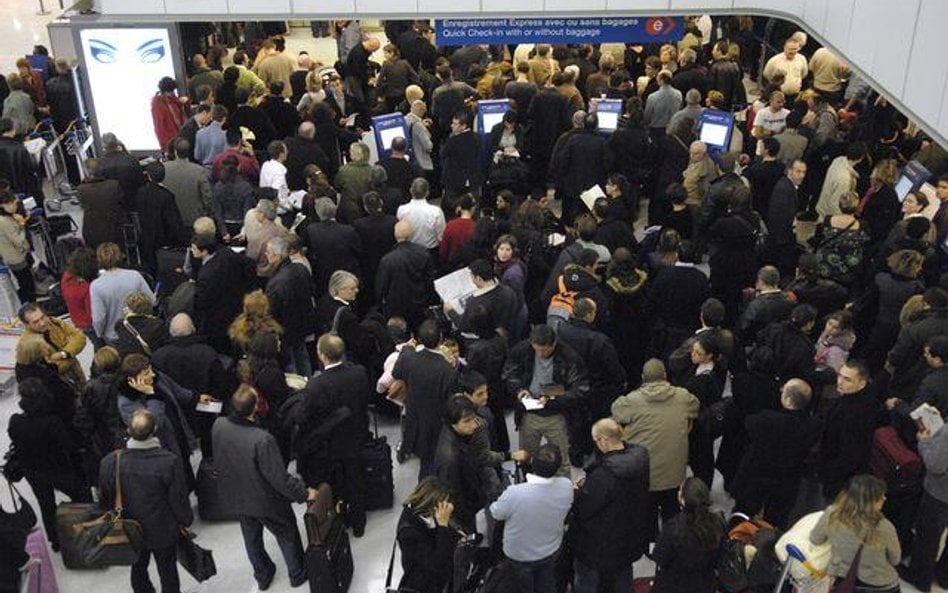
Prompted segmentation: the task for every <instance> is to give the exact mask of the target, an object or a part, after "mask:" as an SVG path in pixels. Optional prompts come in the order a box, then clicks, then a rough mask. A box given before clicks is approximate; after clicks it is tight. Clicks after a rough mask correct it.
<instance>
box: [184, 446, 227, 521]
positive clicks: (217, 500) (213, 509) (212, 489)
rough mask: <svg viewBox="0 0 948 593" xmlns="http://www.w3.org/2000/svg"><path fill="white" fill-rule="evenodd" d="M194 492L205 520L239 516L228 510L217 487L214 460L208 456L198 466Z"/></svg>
mask: <svg viewBox="0 0 948 593" xmlns="http://www.w3.org/2000/svg"><path fill="white" fill-rule="evenodd" d="M194 493H195V494H196V495H197V499H198V515H199V516H200V517H201V519H202V520H204V521H233V520H235V519H237V517H236V516H235V515H233V514H231V513H229V512H228V511H227V509H226V508H225V507H224V501H223V500H222V498H221V495H220V492H219V491H218V488H217V472H216V471H215V470H214V461H213V460H211V459H208V458H206V457H205V458H204V459H202V460H201V465H199V466H198V471H197V478H196V480H195V485H194Z"/></svg>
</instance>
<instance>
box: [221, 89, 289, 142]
mask: <svg viewBox="0 0 948 593" xmlns="http://www.w3.org/2000/svg"><path fill="white" fill-rule="evenodd" d="M249 100H250V95H249V94H248V93H247V91H245V90H243V89H238V90H237V109H235V110H234V112H233V113H232V114H230V117H229V118H228V119H227V126H228V128H234V129H237V130H239V129H240V128H241V126H243V127H245V128H247V129H248V130H250V131H251V132H253V135H254V139H253V140H252V141H251V144H253V148H254V150H255V151H265V150H266V149H267V146H269V145H270V142H272V141H273V140H276V139H277V137H278V134H277V130H276V127H274V125H273V122H272V121H270V118H269V117H268V116H267V114H266V112H265V111H263V110H262V109H258V108H255V107H251V106H250V105H249V104H248V103H247V102H248V101H249Z"/></svg>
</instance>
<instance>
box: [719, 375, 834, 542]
mask: <svg viewBox="0 0 948 593" xmlns="http://www.w3.org/2000/svg"><path fill="white" fill-rule="evenodd" d="M812 397H813V389H812V388H811V387H810V385H809V384H808V383H807V382H806V381H804V380H802V379H790V380H789V381H787V382H786V383H784V384H783V387H782V388H781V390H780V406H781V407H780V409H779V410H763V411H762V412H759V413H757V414H754V415H752V416H748V417H747V418H746V419H745V420H744V426H745V427H746V429H747V434H748V438H749V440H750V446H749V447H747V448H746V449H745V451H744V457H743V459H742V460H741V464H740V466H739V467H738V470H737V474H735V476H734V483H733V486H732V488H731V494H732V495H733V496H734V498H735V500H736V505H735V507H734V510H735V511H736V512H740V513H746V514H747V515H748V516H751V517H753V516H754V515H756V514H757V513H758V512H760V511H763V517H764V520H765V521H767V522H769V523H770V524H771V525H774V526H776V527H780V528H786V527H788V525H786V523H787V519H788V515H789V513H790V509H791V508H792V507H793V503H794V501H795V500H796V498H797V491H798V490H799V488H800V480H801V479H802V477H803V463H804V461H805V460H806V458H807V455H808V454H809V452H810V449H812V448H813V445H814V444H816V441H817V440H818V439H819V438H820V428H821V427H820V423H819V422H818V421H817V420H816V419H815V418H812V417H811V416H810V413H809V411H808V410H807V408H808V407H809V404H810V399H811V398H812Z"/></svg>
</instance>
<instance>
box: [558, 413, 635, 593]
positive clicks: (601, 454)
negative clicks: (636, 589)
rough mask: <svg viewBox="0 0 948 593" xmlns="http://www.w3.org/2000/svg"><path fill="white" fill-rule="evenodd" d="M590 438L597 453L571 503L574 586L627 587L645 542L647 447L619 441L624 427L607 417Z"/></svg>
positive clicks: (590, 589)
mask: <svg viewBox="0 0 948 593" xmlns="http://www.w3.org/2000/svg"><path fill="white" fill-rule="evenodd" d="M592 439H593V442H594V443H596V457H595V459H594V460H593V461H592V463H590V464H589V465H588V466H586V477H585V478H584V479H583V480H581V481H580V482H579V484H578V488H579V490H578V492H577V494H576V502H575V503H573V513H574V519H575V521H574V522H573V523H572V528H571V532H570V537H573V538H575V539H573V550H574V556H575V558H574V560H573V568H574V579H573V591H575V592H576V593H596V592H597V591H629V590H631V584H632V563H633V562H635V561H636V560H638V559H639V558H641V557H642V554H643V553H644V552H645V550H646V546H647V544H648V542H647V541H646V539H647V538H646V533H647V529H646V526H647V525H648V520H649V505H648V480H649V456H648V451H647V450H646V449H645V448H644V447H641V446H639V445H633V444H626V443H624V442H622V426H621V425H619V423H618V422H616V421H615V420H613V419H611V418H603V419H602V420H599V421H598V422H596V423H595V424H593V427H592ZM605 541H608V542H610V544H609V545H608V546H603V545H602V542H605Z"/></svg>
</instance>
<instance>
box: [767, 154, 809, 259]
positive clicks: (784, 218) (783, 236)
mask: <svg viewBox="0 0 948 593" xmlns="http://www.w3.org/2000/svg"><path fill="white" fill-rule="evenodd" d="M804 177H806V163H804V162H803V161H793V163H791V164H790V166H789V167H787V174H786V175H785V176H784V177H782V178H781V179H780V181H778V182H777V183H776V184H775V185H774V192H773V194H771V196H770V204H769V205H768V207H767V212H764V213H762V214H764V216H765V217H766V220H765V222H766V224H767V233H768V234H767V243H766V249H767V258H766V259H767V260H768V263H772V264H774V265H775V266H777V268H778V269H779V270H780V271H781V272H783V273H784V274H788V275H789V274H792V273H793V268H794V266H796V263H797V261H796V258H797V250H796V245H797V236H796V234H794V232H793V221H794V220H795V219H796V216H797V209H798V208H799V205H800V204H799V202H800V198H799V196H798V195H797V190H798V189H799V188H800V185H801V184H802V183H803V179H804Z"/></svg>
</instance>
